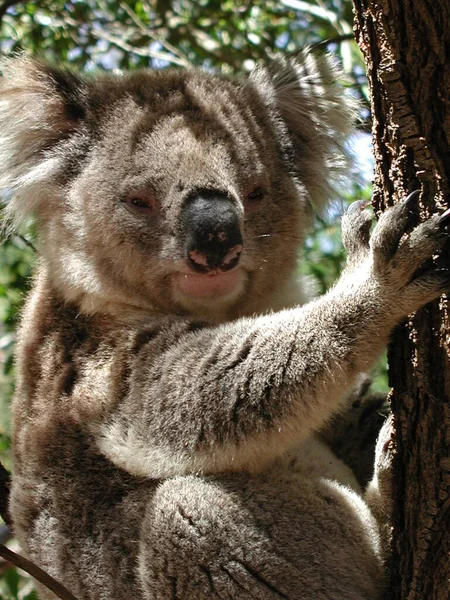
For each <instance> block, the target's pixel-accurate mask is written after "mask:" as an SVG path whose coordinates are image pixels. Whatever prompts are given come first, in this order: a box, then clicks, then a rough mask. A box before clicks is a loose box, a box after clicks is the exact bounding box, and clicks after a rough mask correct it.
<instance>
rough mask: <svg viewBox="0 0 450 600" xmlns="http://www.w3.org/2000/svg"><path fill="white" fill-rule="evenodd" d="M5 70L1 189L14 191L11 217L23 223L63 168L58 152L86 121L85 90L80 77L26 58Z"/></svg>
mask: <svg viewBox="0 0 450 600" xmlns="http://www.w3.org/2000/svg"><path fill="white" fill-rule="evenodd" d="M0 66H1V70H2V74H3V76H2V78H1V79H0V186H1V187H2V188H7V189H8V190H10V191H12V192H15V196H16V198H15V199H14V201H12V202H10V203H9V206H8V208H7V213H9V216H10V217H11V216H12V217H13V218H14V220H18V221H21V220H22V219H23V218H25V217H26V216H28V215H29V214H32V213H34V212H35V208H36V204H38V203H39V201H40V197H42V195H43V188H45V186H46V183H48V182H50V181H51V178H52V176H53V175H54V174H55V172H57V171H58V169H59V168H60V167H61V165H60V164H59V159H58V153H57V151H56V149H57V147H58V144H59V143H60V142H61V141H62V140H64V139H66V138H67V137H68V136H69V135H70V134H71V133H72V132H73V131H75V130H76V129H77V127H78V126H79V123H80V121H81V120H82V118H83V115H84V110H85V108H84V107H85V90H84V84H83V81H82V79H81V78H79V77H78V76H76V75H74V74H72V73H69V72H67V71H62V70H59V69H58V68H56V67H53V66H51V65H48V64H45V63H42V62H39V61H36V60H34V59H31V58H29V57H27V56H26V55H21V56H17V57H15V58H8V59H5V60H4V61H3V62H2V63H1V65H0ZM17 196H20V198H19V197H17Z"/></svg>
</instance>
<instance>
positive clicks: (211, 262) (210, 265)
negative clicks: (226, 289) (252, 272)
mask: <svg viewBox="0 0 450 600" xmlns="http://www.w3.org/2000/svg"><path fill="white" fill-rule="evenodd" d="M241 252H242V244H237V245H236V246H234V247H233V248H231V249H230V250H229V251H228V252H227V253H226V254H225V256H220V255H217V254H211V253H210V254H206V253H205V252H200V250H191V251H190V252H188V263H189V264H190V266H191V267H193V268H194V269H195V270H196V271H199V272H201V273H207V272H211V271H215V270H217V269H218V270H220V271H224V272H225V271H231V269H234V267H236V266H237V264H238V262H239V258H240V256H241Z"/></svg>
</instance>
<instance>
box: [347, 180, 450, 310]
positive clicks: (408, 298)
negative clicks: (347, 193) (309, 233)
mask: <svg viewBox="0 0 450 600" xmlns="http://www.w3.org/2000/svg"><path fill="white" fill-rule="evenodd" d="M419 196H420V192H419V191H418V190H416V191H414V192H412V193H411V194H409V196H408V197H407V198H406V200H405V201H404V202H401V203H398V204H396V205H395V206H393V207H391V208H389V209H388V210H386V212H384V213H383V214H382V215H381V217H380V219H379V221H378V223H377V224H376V226H375V227H374V229H373V231H372V235H370V229H371V216H370V213H369V212H368V211H366V210H364V208H365V206H366V203H364V202H355V203H354V204H352V205H351V206H350V208H349V210H348V211H347V212H346V213H345V215H344V216H343V218H342V238H343V242H344V246H345V248H346V249H347V252H348V259H347V262H348V267H347V268H348V270H350V271H353V269H354V268H355V267H358V266H361V268H362V271H363V272H366V273H370V279H371V280H372V281H373V282H375V283H376V286H377V289H378V290H379V291H378V292H377V293H378V295H379V297H380V298H383V301H385V302H386V303H387V305H389V306H390V307H391V309H392V306H393V305H395V306H397V308H398V314H397V315H396V318H398V317H400V316H401V317H403V316H406V315H407V314H410V313H411V312H414V311H415V310H418V309H419V308H420V307H421V306H423V305H425V304H427V303H428V302H431V301H432V300H435V299H436V298H438V297H439V296H440V295H441V294H443V293H446V292H448V291H449V290H450V272H449V271H448V270H442V269H441V270H438V269H437V268H436V266H435V265H432V264H431V265H430V268H428V267H426V268H425V269H420V267H422V265H423V264H424V263H426V261H428V260H429V259H431V257H432V256H433V255H435V254H437V253H438V252H439V251H440V250H441V249H442V248H443V247H444V246H445V245H446V244H447V242H448V239H449V235H448V231H449V230H448V228H449V226H450V210H446V211H445V212H444V213H442V214H441V215H433V216H432V217H430V218H429V219H427V220H426V221H424V222H422V223H419V224H417V222H418V219H419V216H418V210H417V209H418V198H419ZM393 303H394V304H393Z"/></svg>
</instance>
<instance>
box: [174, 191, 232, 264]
mask: <svg viewBox="0 0 450 600" xmlns="http://www.w3.org/2000/svg"><path fill="white" fill-rule="evenodd" d="M181 224H182V228H183V233H184V239H185V248H186V260H187V262H188V264H189V265H190V266H191V267H192V268H193V269H195V270H196V271H199V272H201V273H207V272H211V271H215V270H216V269H219V270H220V271H230V270H231V269H233V268H234V267H235V266H236V265H237V264H238V262H239V258H240V255H241V252H242V234H241V227H240V219H239V214H238V211H237V208H236V206H235V205H234V204H233V202H232V201H231V200H230V199H229V198H228V197H227V196H226V195H225V194H222V193H219V192H210V191H204V192H200V193H199V194H198V195H196V196H194V197H191V198H189V200H188V201H187V202H186V204H185V205H184V207H183V210H182V214H181Z"/></svg>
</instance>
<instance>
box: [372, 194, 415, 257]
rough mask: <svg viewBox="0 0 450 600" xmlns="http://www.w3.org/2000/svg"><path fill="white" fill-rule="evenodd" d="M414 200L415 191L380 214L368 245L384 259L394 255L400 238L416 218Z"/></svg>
mask: <svg viewBox="0 0 450 600" xmlns="http://www.w3.org/2000/svg"><path fill="white" fill-rule="evenodd" d="M415 201H416V192H413V194H410V196H408V198H407V199H406V200H405V201H404V202H400V203H398V204H396V205H395V206H392V207H391V208H389V209H388V210H387V211H386V212H384V213H383V214H382V215H381V217H380V220H379V221H378V223H377V226H376V227H375V229H374V231H373V234H372V237H371V239H370V246H371V248H372V250H373V251H374V252H375V253H380V254H382V255H383V257H384V259H385V260H386V259H388V260H389V259H390V258H392V257H393V256H394V255H395V253H396V252H397V248H398V246H399V244H400V240H401V239H402V237H403V236H404V235H405V233H407V232H408V230H410V229H411V227H412V225H413V224H414V220H415V219H416V218H417V215H416V212H415V210H414V208H415V206H414V204H415Z"/></svg>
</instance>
